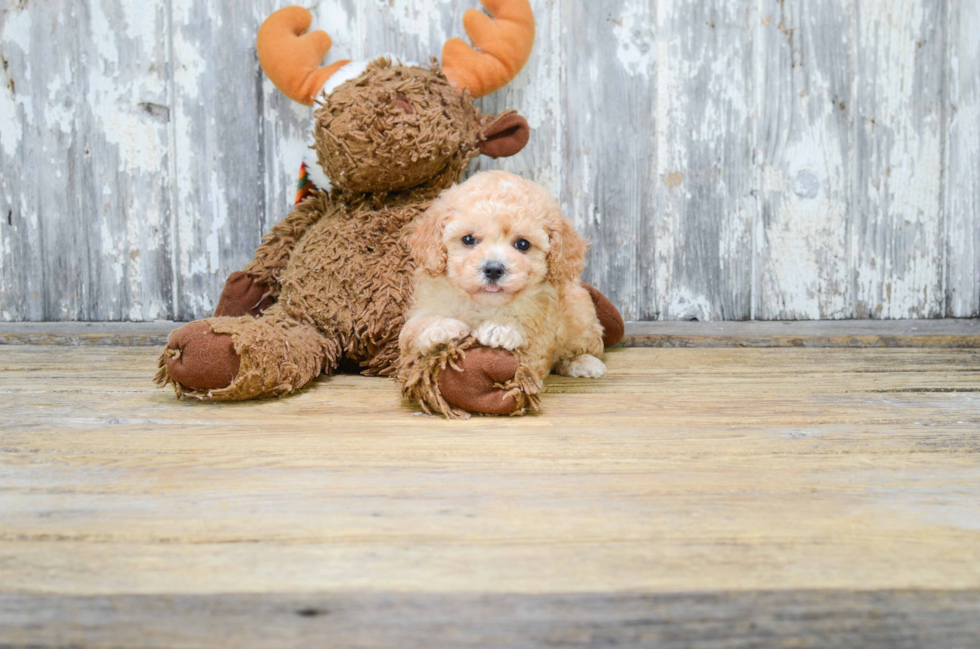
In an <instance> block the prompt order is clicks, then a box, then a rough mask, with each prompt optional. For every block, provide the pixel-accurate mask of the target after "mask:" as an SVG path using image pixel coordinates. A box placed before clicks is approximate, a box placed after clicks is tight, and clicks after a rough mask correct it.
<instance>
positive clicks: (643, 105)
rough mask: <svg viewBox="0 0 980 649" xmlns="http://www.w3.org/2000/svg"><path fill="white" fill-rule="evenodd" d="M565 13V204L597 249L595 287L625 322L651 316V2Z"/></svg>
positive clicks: (567, 6) (591, 270)
mask: <svg viewBox="0 0 980 649" xmlns="http://www.w3.org/2000/svg"><path fill="white" fill-rule="evenodd" d="M562 11H563V12H564V14H563V17H562V22H563V25H564V37H563V39H562V62H563V66H562V67H563V68H564V69H563V74H562V78H563V83H562V95H563V98H562V102H563V106H564V108H565V116H564V145H563V146H564V149H563V151H564V166H563V173H564V191H563V193H562V203H563V204H564V207H565V210H566V212H567V214H568V216H569V217H571V218H572V219H573V220H574V221H575V223H576V225H577V227H578V229H579V231H580V232H582V233H583V234H584V235H585V237H586V238H588V239H589V240H590V241H591V242H592V249H591V250H590V252H589V256H588V260H587V264H586V268H587V272H586V277H587V278H588V281H591V282H593V283H594V284H595V286H597V287H598V288H599V289H600V290H602V291H603V292H604V293H605V294H606V295H607V296H608V297H609V299H610V300H611V301H612V302H613V303H614V304H615V305H616V306H617V307H618V308H619V309H620V311H621V312H622V314H623V317H624V318H626V319H628V320H638V319H651V318H654V317H656V315H657V314H656V309H657V307H656V305H655V304H654V303H653V300H652V296H653V294H654V290H655V282H654V279H655V278H654V273H655V272H656V266H655V264H654V254H655V248H656V246H655V245H654V232H653V229H652V228H653V222H654V219H655V216H656V195H655V193H654V192H653V191H652V189H653V187H654V186H655V183H656V180H655V178H654V173H655V171H656V151H657V146H658V145H657V141H656V137H655V133H656V131H655V130H654V128H653V124H654V117H653V115H654V112H655V106H656V104H655V95H656V90H655V86H654V83H655V79H656V69H655V64H656V41H655V40H654V38H653V32H654V22H655V19H656V16H655V15H654V13H653V10H652V6H651V3H648V2H646V1H644V0H618V1H615V2H601V3H596V2H565V3H564V4H563V5H562ZM585 44H587V45H585Z"/></svg>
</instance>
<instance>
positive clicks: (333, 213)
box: [156, 0, 622, 414]
mask: <svg viewBox="0 0 980 649" xmlns="http://www.w3.org/2000/svg"><path fill="white" fill-rule="evenodd" d="M482 2H483V5H484V6H485V7H486V9H487V10H488V11H489V12H490V14H491V16H490V17H488V16H487V15H486V14H483V13H482V12H479V11H477V10H475V9H470V10H469V11H467V12H466V14H465V16H464V19H463V22H464V26H465V28H466V31H467V33H468V34H469V36H470V38H471V40H472V41H473V43H474V44H475V45H476V48H477V49H475V50H474V49H473V48H471V47H470V46H469V45H466V44H465V43H463V42H462V41H461V40H459V39H450V40H449V41H448V42H447V43H446V45H445V47H444V48H443V60H442V68H441V69H440V68H439V67H438V66H437V65H435V64H433V67H432V68H431V69H429V68H423V67H420V66H408V65H402V64H400V63H397V62H393V61H391V60H389V59H387V58H381V59H376V60H374V61H371V62H369V63H355V62H349V61H340V62H337V63H334V64H332V65H330V66H327V67H319V65H320V62H321V61H322V60H323V57H324V55H325V54H326V52H327V50H328V49H329V48H330V45H331V41H330V37H329V36H327V34H325V33H324V32H320V31H314V32H311V33H308V34H307V33H305V32H306V30H307V29H308V28H309V26H310V22H311V19H312V17H311V15H310V13H309V12H308V11H307V10H305V9H303V8H301V7H287V8H285V9H282V10H280V11H277V12H276V13H274V14H272V15H271V16H270V17H269V18H268V19H267V20H266V21H265V22H264V23H263V25H262V27H261V28H260V30H259V35H258V43H257V46H258V55H259V61H260V63H261V65H262V68H263V70H265V72H266V74H268V75H269V77H270V79H272V81H273V82H274V83H275V84H276V86H277V87H278V88H279V89H280V90H282V91H283V92H284V93H285V94H286V95H287V96H289V97H290V98H292V99H294V100H296V101H300V102H302V103H305V104H313V103H314V100H316V102H317V104H318V107H317V108H316V109H315V110H314V113H313V129H312V130H313V140H312V146H311V154H310V156H308V159H307V161H306V162H305V167H306V170H307V172H308V174H309V179H310V180H311V181H312V183H313V184H315V187H313V186H311V185H307V187H306V189H307V190H308V191H307V192H306V193H305V194H304V195H305V197H304V198H303V200H302V201H301V202H299V203H298V205H297V206H296V208H295V210H294V211H293V212H292V213H291V214H290V215H289V216H287V217H286V218H285V219H284V220H283V221H281V222H280V223H279V224H277V225H276V226H275V227H273V228H272V231H271V232H270V233H269V234H268V235H266V237H265V238H264V239H263V242H262V244H261V245H260V246H259V247H258V249H257V250H256V252H255V257H254V259H252V261H251V262H249V264H248V265H247V266H246V267H245V269H244V270H243V271H242V272H238V273H233V274H232V275H231V276H230V277H229V278H228V281H227V283H226V285H225V289H224V292H223V293H222V295H221V299H220V300H219V302H218V307H217V309H216V312H215V317H213V318H207V319H205V320H199V321H196V322H192V323H190V324H188V325H185V326H184V327H181V328H180V329H177V330H176V331H174V332H173V333H172V334H171V335H170V340H169V342H168V344H167V347H166V349H165V350H164V351H163V354H162V355H161V358H160V371H159V373H158V374H157V377H156V381H157V383H158V384H159V385H161V386H162V385H166V384H172V385H173V386H174V388H175V390H176V392H177V395H178V396H181V395H188V396H193V397H196V398H198V399H204V400H224V401H229V400H244V399H253V398H258V397H268V396H282V395H285V394H288V393H290V392H292V391H294V390H297V389H299V388H301V387H303V386H304V385H306V384H307V383H309V382H310V381H311V380H312V379H314V378H315V377H316V376H318V375H319V374H321V373H323V372H327V373H329V372H332V371H333V370H335V369H336V368H337V367H338V366H339V365H340V364H341V363H354V364H356V365H357V366H359V367H360V369H361V370H362V373H363V374H367V375H381V376H390V375H392V374H394V373H395V371H396V362H397V360H398V334H399V332H400V330H401V327H402V324H403V322H404V312H405V310H406V306H407V304H408V301H409V298H410V291H411V278H412V273H413V269H414V268H413V262H412V257H411V253H410V250H409V248H408V245H407V243H406V237H407V234H408V233H409V231H410V229H411V226H412V224H413V222H414V221H415V220H416V218H417V217H419V216H420V215H421V214H422V212H424V211H425V210H426V208H427V207H428V206H429V204H430V203H431V201H432V200H433V199H435V198H436V196H438V194H439V193H440V192H441V191H442V190H443V189H445V188H447V187H449V186H451V185H453V184H454V183H456V182H458V181H459V179H460V178H461V176H462V174H463V172H464V171H465V170H466V167H467V165H468V163H469V162H470V160H472V159H473V158H474V157H475V156H477V155H479V154H480V153H483V154H485V155H489V156H491V157H494V158H496V157H501V156H510V155H514V154H515V153H517V152H518V151H520V150H521V149H522V148H523V147H524V145H525V144H526V143H527V140H528V137H529V129H528V125H527V122H526V121H525V120H524V119H523V118H522V117H520V116H519V115H517V114H516V113H515V112H513V111H506V112H504V113H501V114H500V115H483V114H481V113H480V112H479V111H478V110H477V108H476V107H475V106H474V105H473V101H472V100H473V98H474V97H480V96H483V95H485V94H488V93H491V92H494V91H495V90H497V89H499V88H501V87H503V86H504V85H506V84H507V83H508V82H509V81H510V80H511V79H513V77H514V76H515V75H516V74H517V73H518V72H519V71H520V69H521V67H522V66H523V65H524V63H525V62H526V61H527V59H528V56H529V55H530V52H531V46H532V43H533V39H534V17H533V15H532V12H531V8H530V6H529V5H528V2H527V0H482ZM592 294H593V299H594V300H595V301H596V306H597V311H598V312H599V313H600V314H601V315H600V317H601V318H602V319H603V320H602V322H603V325H604V327H605V330H606V339H607V344H612V343H613V342H615V341H616V340H618V338H619V337H620V336H621V335H622V319H621V318H620V317H619V314H618V312H616V310H615V308H614V307H613V306H612V305H611V304H610V303H609V302H608V300H606V299H605V298H604V297H603V296H602V295H601V294H600V293H598V292H597V291H594V290H593V293H592ZM516 371H517V362H516V360H515V359H514V357H513V356H512V355H511V354H510V352H507V351H504V350H500V349H487V348H476V349H471V350H470V351H469V352H468V353H467V354H466V355H465V356H463V355H462V354H460V355H459V357H458V358H456V359H455V362H454V363H453V364H452V365H450V366H447V368H446V370H445V371H442V372H433V374H432V380H434V381H435V382H436V383H437V385H438V386H439V387H440V388H441V395H442V397H443V398H445V399H446V401H448V402H449V403H451V404H452V405H453V406H455V407H457V408H460V409H462V410H466V411H469V412H485V413H490V414H507V413H509V412H511V411H513V410H516V409H517V408H518V407H519V406H520V403H519V401H520V399H519V398H515V397H514V396H513V394H512V393H511V391H510V388H509V387H508V386H507V384H508V382H509V381H512V379H513V377H514V373H515V372H516Z"/></svg>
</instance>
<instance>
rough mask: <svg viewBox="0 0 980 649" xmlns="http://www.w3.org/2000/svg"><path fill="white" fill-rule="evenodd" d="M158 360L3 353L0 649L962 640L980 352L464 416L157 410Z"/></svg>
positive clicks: (289, 406) (76, 351) (623, 392)
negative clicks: (494, 625)
mask: <svg viewBox="0 0 980 649" xmlns="http://www.w3.org/2000/svg"><path fill="white" fill-rule="evenodd" d="M155 358H156V353H155V351H154V350H151V349H133V348H113V347H103V348H92V347H89V348H84V347H77V348H71V349H68V348H57V347H46V348H42V347H37V346H18V347H15V346H5V347H0V510H2V511H3V512H4V515H3V517H2V518H0V572H2V577H3V578H2V579H0V629H2V630H3V631H4V635H3V636H0V637H2V638H3V640H4V641H5V642H9V643H13V644H14V645H32V644H56V643H58V639H59V638H68V637H70V639H71V642H68V643H69V644H102V645H115V646H118V645H128V644H132V642H129V641H127V639H130V638H132V636H131V633H133V632H134V630H135V629H136V628H137V627H139V626H140V625H141V621H140V620H141V618H140V615H145V617H144V618H142V620H143V622H142V625H143V626H144V628H146V629H147V636H146V639H145V641H140V642H137V643H136V644H146V645H156V646H159V645H163V644H166V645H172V646H190V645H193V644H195V642H196V643H197V644H207V643H208V642H207V640H208V639H209V638H211V637H214V636H213V634H215V633H219V632H220V631H221V630H224V631H226V632H230V633H232V634H233V635H234V634H237V633H239V631H243V630H244V629H248V628H253V627H252V626H251V623H246V622H242V621H241V620H242V618H243V617H251V618H252V619H253V622H254V623H255V624H258V623H260V622H262V621H267V622H269V624H266V625H264V626H265V628H266V631H263V632H262V633H261V634H260V635H259V636H257V640H261V639H265V638H269V639H275V638H271V637H270V636H266V635H264V634H265V633H278V632H281V633H283V634H284V635H283V636H282V640H283V641H284V642H287V643H289V642H290V641H291V640H292V641H293V642H300V641H301V640H302V639H303V638H306V637H308V636H306V635H304V634H305V633H308V632H309V628H308V627H309V626H312V625H313V624H321V625H326V627H321V628H325V629H326V630H329V631H330V632H332V633H333V634H335V636H334V637H335V638H336V644H337V646H351V645H355V646H356V643H357V642H361V644H360V646H377V645H379V644H384V642H382V641H387V642H389V643H390V640H386V639H388V638H390V637H391V635H390V634H393V633H398V629H402V633H405V634H408V635H407V637H409V638H412V639H413V641H414V638H416V637H422V635H424V634H425V633H426V632H438V633H444V632H445V633H449V634H450V635H449V636H445V637H446V638H447V639H446V640H445V642H446V643H448V644H453V645H454V646H461V643H459V642H456V643H454V642H453V638H456V637H457V636H453V635H451V634H452V633H455V632H458V633H460V634H463V635H461V636H459V637H463V638H471V639H472V642H473V643H479V642H481V641H482V642H484V643H487V642H489V643H491V644H493V643H494V642H493V638H494V637H495V636H492V637H489V638H488V637H487V636H480V635H479V634H483V633H489V632H490V630H491V627H489V626H481V624H490V622H489V621H488V620H496V619H498V618H496V617H495V616H494V613H493V612H494V611H496V612H497V614H498V615H500V616H502V619H505V620H512V621H513V626H510V627H507V626H504V628H502V629H501V630H500V631H499V633H508V632H509V631H508V628H510V629H512V631H513V633H520V632H522V631H525V632H531V633H535V634H537V633H540V634H542V635H541V637H544V638H553V639H559V640H561V641H560V642H559V644H565V643H568V642H571V640H572V639H573V638H579V641H580V642H581V643H582V644H591V645H594V644H596V643H597V642H599V640H601V638H602V637H606V636H605V635H603V634H604V633H606V632H608V633H611V634H614V635H613V637H618V638H622V639H624V640H628V639H629V638H631V637H632V638H633V639H634V640H644V641H650V642H653V641H655V640H657V639H662V640H663V641H664V642H667V641H668V640H670V637H663V636H658V635H657V634H659V633H669V632H670V631H671V630H675V631H677V633H678V634H680V635H678V636H671V637H673V638H674V640H673V641H674V642H676V643H680V642H682V641H683V640H684V639H685V638H692V637H693V638H711V637H716V638H719V639H718V644H716V645H710V644H708V645H707V646H721V647H725V646H752V645H751V643H748V641H747V640H746V641H745V642H743V644H738V643H735V644H731V645H725V644H723V640H724V639H723V638H721V636H720V635H719V634H722V633H723V632H724V631H723V630H724V629H726V628H727V631H728V640H732V642H734V641H735V640H738V639H744V638H749V639H752V638H756V637H763V636H755V635H753V633H764V632H766V630H768V632H771V633H773V634H775V638H776V639H779V640H780V642H783V643H784V645H785V646H794V645H793V644H792V640H793V638H795V637H798V636H797V635H794V633H796V634H798V635H802V634H804V632H805V633H810V634H816V635H812V636H806V635H802V637H813V638H815V639H819V638H824V640H822V641H823V642H824V643H825V644H824V645H820V644H816V645H812V646H828V643H830V644H832V643H833V641H834V640H835V639H841V638H843V636H840V637H838V636H833V635H832V634H833V627H834V626H835V625H836V626H841V627H842V629H843V628H846V629H849V630H850V632H851V633H866V634H870V635H868V637H869V638H877V640H876V642H878V644H879V645H883V646H909V647H914V646H947V645H946V644H944V643H943V642H939V641H940V640H942V639H948V640H950V642H952V641H954V640H955V641H956V642H962V641H964V640H965V639H966V638H968V637H970V634H975V633H976V632H977V620H978V618H977V617H976V615H975V614H974V613H975V611H976V606H977V599H976V593H977V591H978V589H980V528H978V525H977V521H978V520H980V497H978V496H980V480H978V474H977V462H976V459H977V454H978V452H980V438H978V433H977V431H978V430H980V373H978V372H977V368H978V367H980V351H978V350H975V349H974V350H936V349H933V350H923V349H882V350H877V349H868V350H834V349H766V350H740V349H634V350H619V349H616V350H611V351H609V352H607V354H606V361H607V363H608V367H609V374H608V376H607V377H606V378H604V379H602V380H598V381H584V380H576V379H565V378H557V377H553V378H551V379H549V381H548V391H547V394H546V395H545V398H544V409H543V412H542V413H541V414H540V415H538V416H532V417H524V418H474V419H472V420H469V421H466V422H448V421H445V420H442V419H437V418H433V417H426V416H421V415H419V414H417V413H416V412H415V411H414V410H413V409H412V408H411V407H409V406H407V405H405V404H402V403H401V402H400V400H399V399H398V392H397V387H396V386H395V384H394V383H393V382H392V381H389V380H387V379H369V378H364V377H357V376H338V377H333V378H326V379H321V380H318V381H316V382H314V383H313V384H312V386H311V387H310V388H309V389H306V390H304V391H302V392H300V393H299V394H297V395H295V396H293V397H290V398H287V399H282V400H268V401H261V402H251V403H240V404H202V403H198V402H193V403H191V402H188V401H177V400H175V399H174V398H173V394H172V393H170V392H168V391H164V390H156V389H154V388H153V387H151V385H150V383H149V380H148V376H150V375H152V369H153V367H154V365H155ZM773 590H776V591H779V592H775V593H768V594H767V592H766V591H773ZM827 591H829V592H827ZM868 591H871V593H870V594H869V593H868ZM447 606H448V607H449V608H448V609H447V608H446V607H447ZM185 607H190V608H194V609H195V610H196V611H197V612H196V613H193V614H189V615H188V617H187V618H186V619H187V620H188V622H187V623H186V624H180V625H177V627H179V628H173V627H171V628H170V630H169V631H167V630H166V629H167V627H166V626H165V624H164V622H165V620H166V619H167V618H168V616H171V615H181V611H182V610H183V609H184V608H185ZM162 608H164V609H166V608H169V611H170V612H169V613H163V612H162V611H161V609H162ZM311 609H312V610H313V611H315V612H316V611H320V612H322V611H326V613H323V614H319V613H317V614H297V611H301V610H305V611H309V610H311ZM141 610H142V611H143V613H140V612H139V611H141ZM154 611H160V614H161V615H163V616H164V617H162V618H161V617H158V616H157V615H155V614H154V613H153V612H154ZM518 612H520V614H518ZM451 613H452V615H451ZM372 614H373V615H374V616H376V617H377V619H378V622H377V624H372V625H367V626H368V627H369V628H364V627H365V625H364V622H363V620H366V619H369V618H370V616H371V615H372ZM883 616H884V617H883ZM150 618H153V619H154V620H155V621H150ZM294 618H295V620H294ZM310 618H315V620H311V619H310ZM449 619H452V620H456V624H455V625H452V624H450V627H451V628H450V629H446V628H445V624H446V621H447V620H449ZM481 619H482V620H483V622H482V623H481V622H480V620H481ZM397 620H401V621H400V622H396V621H397ZM657 620H671V621H672V624H669V625H665V624H663V623H658V622H656V621H657ZM711 620H715V621H714V622H712V621H711ZM719 620H720V621H719ZM724 620H731V622H728V623H726V622H724ZM755 620H757V621H758V624H759V625H761V626H756V627H753V626H752V625H751V622H752V621H755ZM675 621H676V626H675V625H674V622H675ZM306 622H309V623H310V624H309V625H308V626H306V627H303V626H299V624H301V623H306ZM215 625H218V626H215ZM732 625H734V627H733V626H732ZM814 625H816V626H814ZM498 626H499V625H498ZM712 629H714V630H712ZM735 629H740V631H738V632H737V633H736V632H734V630H735ZM753 629H754V630H753ZM573 631H574V634H573V635H571V636H568V635H561V634H562V633H572V632H573ZM842 632H843V631H842ZM113 633H115V634H116V635H112V634H113ZM629 633H635V634H640V633H642V635H634V636H630V635H623V634H629ZM698 633H703V634H705V635H702V636H699V635H697V634H698ZM72 634H75V635H72ZM293 634H297V635H293ZM466 634H477V635H466ZM593 634H597V635H593ZM615 634H619V635H615ZM827 634H831V635H827ZM874 634H885V635H877V636H875V635H874ZM944 634H947V635H944ZM236 637H237V636H236ZM437 637H439V638H441V637H443V636H438V635H437ZM480 637H482V638H483V640H480ZM503 637H504V638H506V637H509V636H506V635H504V636H503ZM532 637H538V636H536V635H534V636H532ZM847 637H852V636H850V635H849V636H847ZM590 638H591V639H592V640H591V641H589V639H590ZM930 639H935V640H936V641H937V642H939V644H932V645H930V644H929V640H930ZM522 641H523V640H522ZM345 642H346V643H348V644H346V645H345V644H344V643H345ZM760 642H762V641H760ZM889 642H891V644H888V643H889ZM900 642H902V643H905V644H901V643H900ZM916 642H919V644H915V643H916ZM922 643H925V644H922ZM62 644H64V642H62ZM231 644H237V643H235V642H231ZM274 644H279V643H278V642H276V643H274ZM497 644H499V643H497ZM762 644H767V643H765V642H762ZM624 645H625V646H634V643H632V642H624ZM409 646H411V645H409ZM463 646H465V645H463ZM517 646H521V645H520V644H518V645H517ZM600 646H601V644H600ZM668 646H670V645H668ZM700 646H705V645H704V644H701V645H700ZM776 646H780V645H778V644H777V645H776ZM795 646H800V643H799V642H797V643H796V645H795ZM803 646H807V645H805V644H804V645H803ZM838 646H839V645H838ZM865 646H875V645H874V644H870V643H869V644H868V645H865ZM948 646H960V645H957V644H950V645H948Z"/></svg>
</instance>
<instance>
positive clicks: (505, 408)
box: [439, 347, 518, 415]
mask: <svg viewBox="0 0 980 649" xmlns="http://www.w3.org/2000/svg"><path fill="white" fill-rule="evenodd" d="M517 366H518V362H517V358H515V357H514V355H513V354H511V353H510V352H509V351H507V350H505V349H491V348H490V347H474V348H473V349H470V350H468V351H467V352H466V355H465V356H464V357H462V358H460V359H459V360H457V361H456V367H458V368H459V369H458V370H457V369H456V368H455V367H452V366H449V367H446V369H444V370H443V371H442V372H441V373H440V374H439V390H440V391H441V392H442V396H443V398H444V399H445V400H446V401H447V402H448V403H449V404H450V405H452V406H454V407H456V408H459V409H461V410H465V411H467V412H479V413H483V414H485V415H509V414H510V413H512V412H514V411H515V410H517V408H518V403H517V399H516V398H515V397H514V395H513V394H511V393H510V392H509V391H508V390H502V389H500V388H498V387H494V386H495V385H497V384H501V383H507V382H508V381H511V380H513V378H514V374H515V373H516V372H517Z"/></svg>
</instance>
